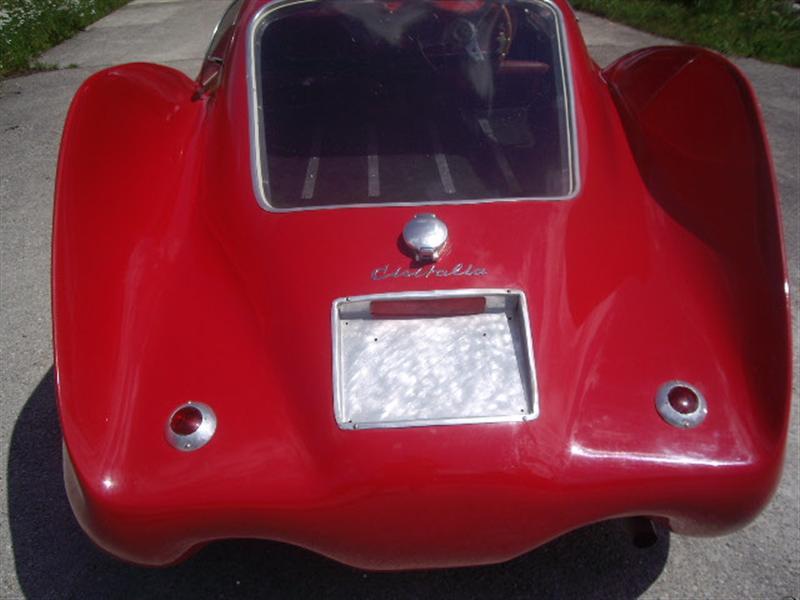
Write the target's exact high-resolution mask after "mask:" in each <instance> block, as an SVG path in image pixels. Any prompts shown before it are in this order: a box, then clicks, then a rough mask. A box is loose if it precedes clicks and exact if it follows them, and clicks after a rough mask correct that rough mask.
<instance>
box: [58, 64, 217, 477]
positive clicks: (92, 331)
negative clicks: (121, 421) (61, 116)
mask: <svg viewBox="0 0 800 600" xmlns="http://www.w3.org/2000/svg"><path fill="white" fill-rule="evenodd" d="M194 89H195V84H194V83H193V82H192V81H191V80H190V79H189V78H188V77H186V76H185V75H183V74H182V73H180V72H178V71H176V70H174V69H170V68H167V67H161V66H157V65H150V64H129V65H123V66H119V67H113V68H110V69H106V70H103V71H100V72H99V73H97V74H95V75H93V76H92V77H90V78H89V79H88V80H87V81H86V82H85V83H84V84H83V85H82V86H81V88H80V89H79V90H78V92H77V94H76V96H75V99H74V100H73V103H72V106H71V107H70V110H69V113H68V115H67V120H66V124H65V127H64V133H63V137H62V142H61V151H60V156H59V163H58V173H57V181H56V191H55V212H54V222H53V248H52V252H53V270H52V296H53V329H54V346H55V366H56V382H57V388H58V396H59V408H60V414H61V419H62V425H63V429H64V435H65V439H66V441H67V444H68V445H69V446H70V450H71V451H73V452H76V455H77V456H81V457H85V456H93V457H94V458H95V459H96V458H97V457H98V456H100V455H102V453H103V446H104V444H105V441H106V440H108V439H109V438H110V437H113V435H114V428H113V426H112V425H113V424H110V423H109V417H110V415H111V413H112V412H113V410H114V408H113V407H114V404H115V403H118V402H120V401H121V400H122V398H121V396H122V395H123V389H122V388H124V387H125V386H126V385H128V384H133V383H135V380H136V377H137V375H136V372H135V368H134V365H135V362H136V361H135V360H132V359H133V356H132V355H131V354H130V353H131V352H134V351H135V349H136V348H137V347H141V343H142V337H143V336H144V335H146V329H147V328H146V323H145V322H144V321H142V318H143V317H142V315H143V313H144V312H146V309H147V307H148V306H151V307H152V306H153V304H154V303H155V302H157V298H158V293H159V292H158V290H159V285H160V283H159V282H160V281H161V280H162V279H163V277H164V274H165V272H166V270H165V268H164V266H165V265H166V264H168V263H169V262H170V260H172V258H173V257H174V256H175V254H176V253H177V252H178V251H179V248H178V246H179V245H180V240H181V236H180V235H166V234H165V232H167V231H173V232H175V230H177V229H181V228H185V227H186V222H187V218H188V217H187V207H188V206H189V205H190V204H191V202H192V198H193V194H192V182H193V177H192V170H193V169H194V168H195V167H194V166H193V165H194V161H193V160H192V157H193V155H196V153H197V151H198V146H200V145H201V144H199V143H198V139H199V135H198V132H199V127H198V124H199V122H200V119H201V118H202V115H203V113H204V103H203V102H192V101H191V96H192V93H193V91H194ZM126 381H127V383H125V382H126ZM87 432H93V433H92V434H89V433H87ZM117 433H119V432H117ZM94 434H97V439H89V438H90V437H93V436H94ZM101 440H103V443H100V442H101ZM79 462H80V461H79Z"/></svg>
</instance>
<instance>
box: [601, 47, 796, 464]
mask: <svg viewBox="0 0 800 600" xmlns="http://www.w3.org/2000/svg"><path fill="white" fill-rule="evenodd" d="M603 75H604V78H605V80H606V81H607V83H608V86H609V89H610V92H611V95H612V97H613V99H614V101H615V103H616V105H617V108H618V110H619V113H620V117H621V120H622V123H623V126H624V128H625V131H626V133H627V136H628V140H629V143H630V145H631V148H632V151H633V154H634V158H635V160H636V163H637V165H638V168H639V171H640V173H641V175H642V180H643V181H644V183H645V185H646V186H647V189H648V192H649V194H650V196H651V197H652V199H653V200H654V201H655V202H656V203H657V204H658V205H659V206H660V208H661V209H662V210H663V211H664V213H665V217H666V218H669V219H672V220H673V221H674V222H676V223H677V224H678V225H679V226H680V227H682V228H683V229H684V230H685V232H686V235H687V236H689V238H691V239H692V243H695V242H696V243H699V244H702V245H703V246H704V247H705V248H706V249H707V255H708V256H709V257H710V258H709V267H708V269H707V272H708V273H710V274H711V276H712V277H714V278H715V281H714V282H710V283H713V284H715V285H717V286H718V288H719V289H720V294H721V295H722V297H723V298H724V303H723V304H722V308H721V310H720V314H719V319H720V320H721V321H723V322H727V323H726V327H727V328H728V330H729V331H730V332H731V333H730V338H731V348H734V349H735V352H736V353H737V354H738V355H739V356H740V362H741V365H742V370H743V373H744V378H745V381H746V385H747V387H748V389H747V390H744V391H743V396H745V397H748V398H749V399H750V401H749V403H748V404H749V410H748V411H747V412H748V413H749V415H750V417H751V422H752V423H754V424H755V425H756V426H757V427H756V431H758V432H759V433H760V434H761V435H760V436H759V439H760V440H761V442H762V443H763V447H764V449H765V450H767V449H769V450H767V451H768V452H769V453H771V454H772V453H777V454H779V453H780V452H781V451H782V450H781V449H782V448H783V447H784V441H785V436H786V431H787V427H788V413H789V406H790V393H791V383H790V382H791V355H790V347H791V344H790V331H789V313H788V304H787V288H786V267H785V258H784V254H783V243H782V232H781V224H780V216H779V214H780V213H779V201H778V196H777V186H776V183H775V177H774V174H773V171H772V164H771V159H770V155H769V148H768V145H767V141H766V135H765V132H764V127H763V123H762V120H761V115H760V111H759V109H758V105H757V101H756V98H755V96H754V93H753V90H752V88H751V87H750V84H749V83H748V82H747V80H746V79H745V78H744V76H743V75H742V74H741V72H740V71H739V70H738V69H737V68H736V67H735V66H734V65H733V64H732V63H730V62H729V61H728V60H727V59H725V58H724V57H722V56H720V55H718V54H715V53H713V52H710V51H708V50H704V49H701V48H693V47H663V48H649V49H645V50H640V51H637V52H634V53H632V54H629V55H627V56H625V57H623V58H621V59H619V60H618V61H617V62H615V63H614V64H612V65H611V66H609V67H608V68H607V69H606V70H605V71H604V72H603ZM687 239H688V238H687ZM773 456H774V454H773ZM775 463H776V464H779V461H775ZM776 475H777V474H776Z"/></svg>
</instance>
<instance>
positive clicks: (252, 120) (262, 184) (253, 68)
mask: <svg viewBox="0 0 800 600" xmlns="http://www.w3.org/2000/svg"><path fill="white" fill-rule="evenodd" d="M319 1H320V0H275V1H274V2H270V3H269V4H266V5H264V6H263V7H261V9H259V11H258V12H257V13H256V14H255V16H254V17H253V18H252V20H251V21H250V24H249V25H248V27H247V41H246V43H247V52H246V55H247V88H248V94H247V100H248V111H249V129H250V170H251V180H252V184H253V193H254V194H255V197H256V200H257V201H258V203H259V205H260V206H261V208H263V209H264V210H266V211H267V212H275V213H285V212H304V211H309V210H332V209H341V208H391V207H402V206H452V205H469V204H488V203H492V202H559V201H564V200H572V199H574V198H576V197H577V196H578V195H579V194H580V193H581V191H582V187H583V181H582V179H581V172H580V153H579V148H578V125H577V115H576V114H575V94H574V82H573V77H572V61H571V60H570V53H569V40H568V39H567V35H566V31H567V30H566V21H565V19H564V13H562V12H561V9H560V8H559V7H558V6H557V5H556V4H554V3H553V2H552V0H517V1H518V2H520V3H525V2H527V3H529V4H541V5H544V6H546V7H547V8H549V9H550V10H552V11H553V14H555V16H556V21H557V26H556V28H555V29H556V36H557V38H558V54H559V62H560V65H561V72H562V82H563V85H564V89H563V92H564V97H565V99H566V102H567V106H568V109H569V110H568V112H569V115H568V120H567V145H568V159H569V169H570V183H571V185H572V192H571V193H569V194H567V195H566V196H553V197H537V198H525V197H515V198H487V199H480V200H452V201H451V200H448V201H441V200H434V201H428V202H383V203H382V202H372V203H363V204H331V205H326V206H310V207H292V208H278V207H275V206H272V205H271V204H270V203H269V200H268V197H269V195H270V189H269V180H268V172H269V169H268V165H267V164H266V160H264V161H263V164H262V160H261V155H262V154H264V155H265V156H266V152H265V150H264V148H263V147H262V146H263V144H262V141H261V139H262V136H261V135H259V133H260V124H261V123H262V122H263V120H264V119H263V106H262V105H261V94H260V80H259V77H258V76H257V66H258V57H257V50H258V45H259V44H258V42H259V38H258V33H259V32H260V28H261V26H262V25H266V24H267V23H266V22H265V21H266V19H267V17H269V16H270V15H271V14H272V13H274V12H276V11H278V10H280V9H282V8H286V7H288V6H295V5H301V4H314V3H317V2H319ZM264 171H266V172H264Z"/></svg>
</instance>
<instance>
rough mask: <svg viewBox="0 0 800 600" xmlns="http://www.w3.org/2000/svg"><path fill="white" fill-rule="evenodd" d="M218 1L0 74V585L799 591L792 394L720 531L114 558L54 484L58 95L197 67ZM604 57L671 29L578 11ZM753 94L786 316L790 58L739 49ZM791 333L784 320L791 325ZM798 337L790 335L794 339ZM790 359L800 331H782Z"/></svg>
mask: <svg viewBox="0 0 800 600" xmlns="http://www.w3.org/2000/svg"><path fill="white" fill-rule="evenodd" d="M226 4H227V0H138V1H136V2H132V3H131V4H129V5H128V6H126V7H125V8H123V9H121V10H119V11H117V12H116V13H114V14H112V15H109V16H108V17H106V18H105V19H103V20H101V21H99V22H98V23H96V24H95V25H93V26H91V27H90V28H89V29H88V30H87V31H85V32H84V33H81V34H80V35H78V36H77V37H75V38H73V39H72V40H69V41H67V42H65V43H64V44H62V45H60V46H58V47H57V48H54V49H52V50H50V51H49V52H47V53H46V54H45V55H44V56H43V57H42V60H43V61H44V62H52V63H57V64H60V65H64V66H66V65H71V64H73V63H75V64H77V65H79V66H78V68H71V69H63V70H58V71H53V72H47V73H37V74H34V75H29V76H26V77H20V78H16V79H11V80H7V81H5V82H2V84H0V307H2V309H0V310H2V315H1V318H0V358H1V360H0V462H2V463H3V464H5V465H7V468H6V470H5V472H2V471H0V478H2V479H0V489H2V494H3V496H4V497H5V501H4V502H2V503H0V510H2V520H1V522H0V598H18V597H28V598H37V599H38V598H79V599H85V598H89V599H90V598H103V599H105V598H117V597H119V598H123V597H124V598H154V597H159V598H161V597H170V598H181V597H192V598H198V597H209V598H251V597H276V598H291V597H310V596H313V597H330V598H548V597H559V598H571V597H575V598H638V597H645V598H698V597H704V598H734V597H743V598H764V599H775V600H779V599H782V598H788V597H792V596H793V597H795V598H797V597H800V559H799V558H798V557H800V527H799V525H800V489H798V476H799V475H800V452H798V410H797V408H798V406H797V403H798V393H797V382H795V384H794V386H795V387H794V389H793V401H794V412H793V420H792V431H791V439H790V444H789V450H788V457H787V463H786V468H785V473H784V477H783V481H782V483H781V486H780V488H779V490H778V492H777V494H776V496H775V498H774V500H773V502H772V504H771V505H770V506H769V507H768V508H767V510H766V511H765V512H764V514H763V515H762V516H761V517H760V518H759V519H757V520H756V521H755V522H754V523H753V524H751V525H750V526H749V527H747V528H745V529H744V530H742V531H740V532H738V533H736V534H733V535H730V536H727V537H723V538H714V539H699V538H686V537H681V536H674V535H669V534H664V535H662V537H661V539H660V540H659V542H658V543H657V544H656V545H655V546H654V547H652V548H649V549H647V550H639V549H636V548H634V547H633V546H632V545H631V544H630V543H629V542H628V536H627V534H626V532H625V531H624V529H623V527H622V525H621V524H620V523H618V522H609V523H602V524H598V525H594V526H592V527H588V528H584V529H582V530H579V531H576V532H574V533H572V534H569V535H567V536H564V537H563V538H561V539H559V540H556V541H554V542H552V543H550V544H548V545H546V546H544V547H542V548H540V549H539V550H537V551H535V552H532V553H530V554H528V555H525V556H523V557H520V558H518V559H516V560H513V561H511V562H509V563H505V564H502V565H496V566H490V567H480V568H472V569H455V570H445V571H435V572H417V573H401V574H364V573H361V572H358V571H355V570H353V569H349V568H347V567H344V566H341V565H338V564H336V563H333V562H331V561H329V560H326V559H324V558H321V557H318V556H316V555H313V554H311V553H309V552H306V551H303V550H300V549H297V548H292V547H289V546H285V545H281V544H276V543H267V542H256V541H230V542H220V543H217V544H212V545H211V546H209V547H208V548H207V549H205V550H203V551H202V552H200V553H199V554H198V555H197V556H195V557H194V558H192V559H191V560H189V561H188V562H186V563H184V564H182V565H179V566H177V567H174V568H170V569H142V568H139V567H134V566H130V565H126V564H122V563H120V562H118V561H116V560H115V559H113V558H111V557H108V556H106V555H105V554H103V553H102V552H100V551H99V550H97V549H96V548H95V547H94V546H93V545H92V544H91V543H90V542H89V541H88V540H87V538H86V537H85V536H84V535H83V533H82V532H81V531H80V529H79V528H78V526H77V524H76V523H75V521H74V518H73V517H72V514H71V512H70V509H69V506H68V504H67V501H66V498H65V495H64V491H63V486H62V480H61V464H60V461H61V458H60V453H61V448H60V439H59V437H58V435H57V433H56V432H57V431H58V417H57V414H56V411H55V406H54V397H53V375H52V354H51V337H50V305H49V304H50V302H49V301H50V298H49V281H48V277H49V247H50V220H51V209H52V205H51V202H52V191H53V190H52V188H53V174H54V170H55V163H56V156H57V149H58V140H59V137H60V132H61V127H62V124H63V119H64V116H65V114H66V110H67V107H68V104H69V101H70V99H71V97H72V95H73V94H74V92H75V90H76V89H77V87H78V86H79V85H80V83H81V82H82V81H83V80H84V79H85V78H86V77H87V76H88V75H90V74H91V73H92V72H94V71H96V70H97V69H98V68H100V67H102V66H105V65H108V64H116V63H121V62H128V61H134V60H145V61H153V62H159V63H164V64H168V65H171V66H174V67H176V68H179V69H182V70H184V71H185V72H187V73H190V74H193V73H194V72H195V71H196V69H197V67H198V65H199V62H200V57H201V55H202V53H203V50H204V49H205V45H206V43H207V39H208V35H207V34H208V32H210V30H211V28H212V27H213V24H214V23H215V21H216V19H217V18H218V16H219V15H220V14H221V12H222V11H223V9H224V8H225V6H226ZM581 24H582V26H583V29H584V32H585V35H586V38H587V42H588V44H589V46H590V51H591V52H592V54H593V56H594V57H595V59H596V60H597V62H598V63H600V64H607V63H608V62H610V61H611V60H613V59H614V58H616V57H618V56H620V55H622V54H624V53H626V52H628V51H630V50H633V49H636V48H639V47H643V46H648V45H654V44H659V43H670V42H668V41H666V40H659V39H658V38H655V37H653V36H650V35H647V34H643V33H641V32H638V31H635V30H632V29H630V28H627V27H623V26H619V25H615V24H612V23H609V22H607V21H604V20H602V19H599V18H596V17H592V16H590V15H582V23H581ZM737 63H738V64H739V65H740V66H741V67H742V69H743V70H744V71H745V72H746V73H747V75H748V76H749V77H750V79H751V81H752V82H753V84H754V86H755V88H756V90H757V92H758V95H759V97H760V100H761V103H762V106H763V110H764V116H765V119H766V124H767V128H768V131H769V136H770V141H771V144H772V148H773V154H774V159H775V165H776V169H777V174H778V180H779V184H780V189H781V193H782V198H783V213H784V223H785V232H786V243H787V254H788V256H789V267H790V277H791V281H792V285H793V288H792V289H793V292H794V296H793V297H794V300H793V305H792V306H793V312H794V315H795V317H796V315H797V314H798V301H797V298H798V293H797V287H796V286H797V282H798V267H800V252H798V238H799V237H800V227H799V226H798V224H799V221H798V214H799V213H798V208H799V206H800V173H799V170H800V71H797V70H793V69H789V68H786V67H781V66H776V65H768V64H763V63H759V62H757V61H753V60H737ZM795 329H796V328H795ZM795 339H797V338H795ZM795 364H797V345H796V344H795Z"/></svg>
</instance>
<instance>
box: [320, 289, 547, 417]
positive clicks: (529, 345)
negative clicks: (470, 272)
mask: <svg viewBox="0 0 800 600" xmlns="http://www.w3.org/2000/svg"><path fill="white" fill-rule="evenodd" d="M493 295H494V296H498V295H499V296H509V295H514V296H516V297H517V298H518V301H519V311H520V313H521V314H522V328H523V333H524V334H525V335H524V338H525V351H526V353H527V367H528V370H529V372H530V381H529V382H527V383H528V384H529V385H530V386H531V388H530V397H531V407H530V412H529V413H526V414H520V415H509V416H501V417H468V418H451V419H430V420H423V419H418V420H413V421H392V422H378V423H359V424H348V423H346V422H342V421H341V420H340V416H342V415H343V414H344V390H343V389H342V385H343V382H342V381H341V378H340V373H341V367H342V365H341V359H340V357H341V349H342V346H341V339H340V336H339V307H340V306H341V305H343V304H348V303H354V302H372V301H374V300H430V299H435V298H467V297H475V296H493ZM331 337H332V340H333V344H332V349H333V360H332V363H333V411H334V418H335V419H336V423H337V425H338V426H339V428H340V429H344V430H356V429H397V428H406V427H428V426H433V425H468V424H488V423H521V422H527V421H533V420H535V419H537V418H538V417H539V412H540V411H539V385H538V382H537V379H536V358H535V356H534V353H533V330H532V329H531V323H530V316H529V314H528V302H527V299H526V297H525V292H523V291H522V290H515V289H501V288H484V289H481V288H469V289H460V290H428V291H415V292H390V293H387V294H367V295H364V296H349V297H344V298H336V299H335V300H334V301H333V303H332V305H331Z"/></svg>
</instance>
